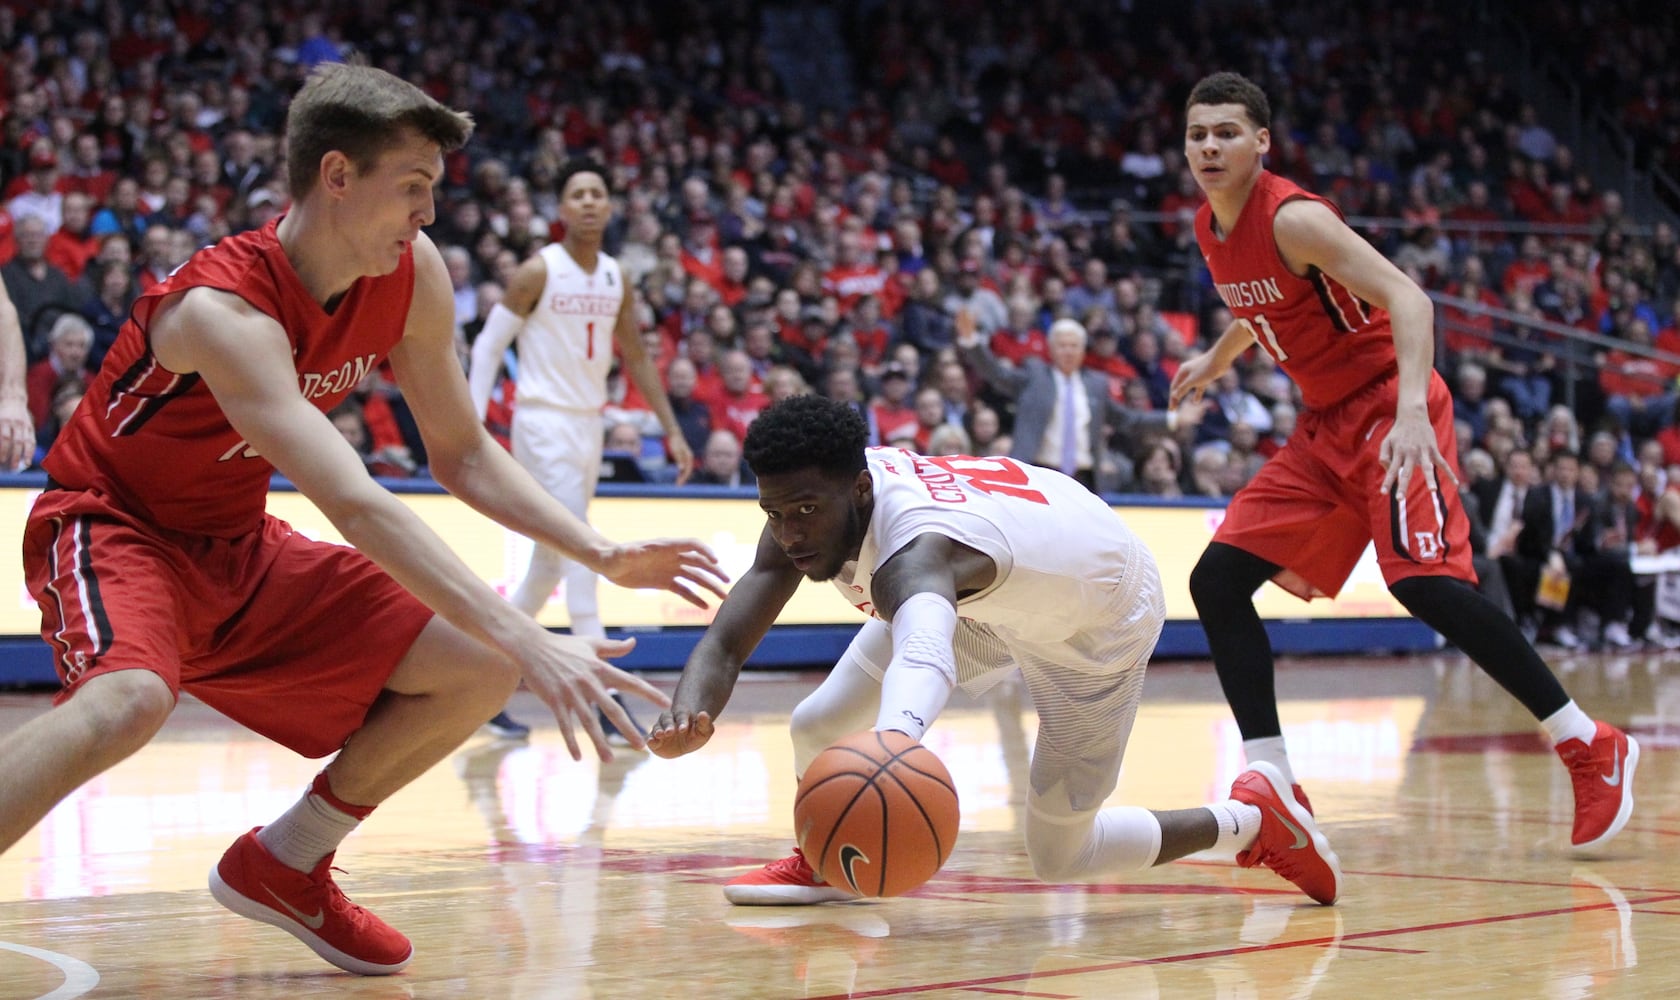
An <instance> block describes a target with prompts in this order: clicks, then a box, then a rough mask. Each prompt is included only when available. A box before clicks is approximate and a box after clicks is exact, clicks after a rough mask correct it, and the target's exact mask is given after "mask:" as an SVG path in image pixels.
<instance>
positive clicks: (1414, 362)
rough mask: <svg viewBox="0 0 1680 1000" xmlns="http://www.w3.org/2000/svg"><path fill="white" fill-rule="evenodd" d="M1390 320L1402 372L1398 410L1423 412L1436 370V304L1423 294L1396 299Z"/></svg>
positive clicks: (1396, 355) (1390, 312) (1395, 349)
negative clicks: (1431, 379) (1431, 373)
mask: <svg viewBox="0 0 1680 1000" xmlns="http://www.w3.org/2000/svg"><path fill="white" fill-rule="evenodd" d="M1414 291H1415V289H1414ZM1388 317H1389V323H1390V325H1391V326H1392V327H1393V330H1394V357H1395V361H1396V363H1397V365H1398V367H1399V369H1400V387H1399V399H1398V408H1399V409H1401V410H1415V411H1417V412H1419V413H1423V412H1425V411H1426V410H1427V409H1428V403H1429V376H1430V372H1431V371H1432V370H1433V369H1434V367H1435V307H1434V304H1433V303H1431V302H1430V301H1429V297H1428V296H1426V295H1424V294H1423V293H1422V292H1421V291H1416V293H1415V294H1410V293H1408V294H1404V295H1400V296H1396V298H1395V301H1394V302H1392V303H1391V304H1390V305H1389V307H1388Z"/></svg>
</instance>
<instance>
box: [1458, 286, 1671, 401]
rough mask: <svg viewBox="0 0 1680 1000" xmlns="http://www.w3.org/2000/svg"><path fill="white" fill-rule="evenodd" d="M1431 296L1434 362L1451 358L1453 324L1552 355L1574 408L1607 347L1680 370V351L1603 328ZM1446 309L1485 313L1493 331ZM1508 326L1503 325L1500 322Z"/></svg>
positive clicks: (1512, 345)
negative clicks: (1448, 337)
mask: <svg viewBox="0 0 1680 1000" xmlns="http://www.w3.org/2000/svg"><path fill="white" fill-rule="evenodd" d="M1428 294H1429V298H1430V299H1431V300H1432V301H1433V302H1434V303H1435V337H1436V351H1435V366H1436V368H1438V369H1442V370H1443V374H1446V372H1445V369H1446V367H1447V366H1448V365H1449V364H1450V362H1451V357H1450V355H1449V354H1448V352H1447V351H1446V349H1445V343H1444V339H1445V334H1446V332H1447V331H1448V330H1449V329H1456V330H1462V331H1464V332H1467V333H1472V334H1474V335H1475V336H1477V337H1480V338H1484V339H1486V340H1489V341H1491V342H1492V343H1494V344H1495V345H1497V346H1499V347H1502V348H1511V349H1516V350H1522V351H1531V352H1538V353H1543V354H1550V355H1551V357H1552V358H1553V359H1554V361H1555V362H1556V363H1557V365H1558V368H1559V370H1560V371H1561V372H1562V374H1563V378H1562V379H1561V382H1562V385H1561V388H1562V390H1563V394H1564V398H1563V404H1564V405H1565V406H1567V407H1569V409H1570V411H1571V412H1573V411H1574V410H1575V409H1576V393H1575V386H1576V383H1577V382H1578V381H1579V380H1580V379H1582V378H1583V377H1587V376H1591V377H1595V378H1596V377H1597V374H1598V371H1599V362H1598V356H1599V355H1600V354H1603V353H1607V352H1609V351H1613V350H1614V351H1621V352H1623V353H1625V354H1632V355H1636V356H1638V357H1643V358H1651V359H1653V360H1656V361H1661V362H1663V363H1664V364H1670V365H1673V366H1675V368H1676V369H1680V354H1671V353H1669V352H1668V351H1660V350H1657V349H1656V348H1654V347H1647V346H1644V345H1642V344H1635V343H1632V342H1630V341H1626V340H1622V339H1621V338H1619V337H1607V336H1605V335H1604V334H1601V333H1591V332H1588V331H1586V330H1582V329H1580V328H1578V327H1573V326H1568V325H1566V324H1563V323H1558V322H1555V321H1553V320H1549V319H1542V318H1538V317H1535V316H1527V315H1524V314H1522V313H1519V312H1513V311H1511V310H1509V309H1502V308H1500V307H1498V306H1490V305H1487V304H1485V303H1482V302H1477V301H1474V300H1472V299H1465V298H1460V297H1458V296H1456V295H1447V294H1446V293H1444V292H1429V293H1428ZM1446 308H1451V309H1456V310H1458V311H1459V312H1463V313H1468V314H1469V315H1472V316H1487V317H1490V318H1492V319H1494V320H1495V321H1496V326H1495V328H1494V329H1493V330H1484V329H1481V328H1479V327H1471V326H1468V325H1466V324H1461V323H1457V322H1455V321H1453V320H1452V319H1451V318H1449V317H1447V316H1444V315H1443V310H1444V309H1446ZM1501 324H1502V325H1503V326H1504V327H1505V329H1500V328H1499V325H1501ZM1513 329H1526V330H1529V331H1532V332H1534V333H1537V334H1541V335H1543V336H1540V337H1535V338H1527V337H1523V336H1521V335H1520V334H1514V333H1511V332H1510V331H1511V330H1513Z"/></svg>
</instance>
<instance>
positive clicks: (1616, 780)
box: [1599, 754, 1622, 788]
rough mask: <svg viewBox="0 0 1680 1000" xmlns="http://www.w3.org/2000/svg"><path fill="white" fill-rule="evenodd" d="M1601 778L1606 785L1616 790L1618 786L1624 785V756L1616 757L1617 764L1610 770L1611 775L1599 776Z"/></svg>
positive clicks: (1618, 755)
mask: <svg viewBox="0 0 1680 1000" xmlns="http://www.w3.org/2000/svg"><path fill="white" fill-rule="evenodd" d="M1599 778H1600V779H1601V780H1602V781H1603V782H1604V783H1605V784H1606V785H1609V786H1610V787H1611V788H1615V787H1616V786H1617V785H1619V784H1621V783H1622V755H1621V754H1617V755H1616V764H1615V766H1614V767H1612V768H1610V773H1609V774H1601V775H1599Z"/></svg>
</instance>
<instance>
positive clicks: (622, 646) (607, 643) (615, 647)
mask: <svg viewBox="0 0 1680 1000" xmlns="http://www.w3.org/2000/svg"><path fill="white" fill-rule="evenodd" d="M590 645H591V646H593V647H594V648H595V656H596V657H597V658H598V659H601V660H605V659H608V658H609V657H617V656H623V655H624V654H625V653H628V652H630V651H631V650H632V649H635V648H636V640H635V639H634V638H628V637H627V638H623V639H591V640H590ZM596 666H597V667H599V668H606V667H607V664H605V663H598V664H596ZM597 673H599V670H597Z"/></svg>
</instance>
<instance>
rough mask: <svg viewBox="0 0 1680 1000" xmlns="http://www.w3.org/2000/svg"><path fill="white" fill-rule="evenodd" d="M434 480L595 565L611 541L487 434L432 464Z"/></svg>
mask: <svg viewBox="0 0 1680 1000" xmlns="http://www.w3.org/2000/svg"><path fill="white" fill-rule="evenodd" d="M432 475H433V477H434V478H435V479H437V481H438V483H439V485H441V486H442V487H443V488H444V489H446V490H448V491H449V492H450V493H451V494H453V495H454V496H455V497H457V498H458V499H460V500H461V502H463V503H465V504H466V505H467V506H468V507H471V508H472V509H473V510H476V511H478V512H479V513H480V514H483V515H484V516H485V517H488V518H489V519H490V520H492V521H495V522H496V523H497V524H500V525H502V526H503V527H505V528H507V529H509V530H510V531H515V532H518V533H519V534H521V535H524V536H525V537H527V538H530V539H532V540H534V541H537V542H541V543H542V544H544V545H547V546H549V547H551V548H555V549H559V550H560V551H561V552H563V553H565V554H566V555H567V556H568V557H570V558H572V559H575V560H577V561H578V562H580V563H582V564H583V565H585V566H587V567H589V568H590V569H592V570H596V571H599V570H600V568H601V566H602V563H603V562H604V561H605V559H606V557H607V554H608V552H610V551H611V549H612V548H613V543H612V542H611V541H609V540H608V539H607V538H606V537H605V536H603V535H602V534H601V533H600V532H598V531H596V530H595V529H594V528H591V527H590V526H589V525H588V524H587V523H586V522H584V521H583V519H581V518H579V517H578V516H577V515H575V514H573V513H572V512H571V511H569V510H567V509H566V508H565V507H564V506H562V505H561V503H560V502H559V501H558V500H556V499H554V498H553V497H552V496H550V495H549V494H548V493H547V492H546V491H545V490H544V489H543V488H542V487H541V486H539V485H537V481H536V480H534V479H532V478H531V474H530V473H529V472H526V471H525V470H524V468H522V467H521V466H520V465H519V463H518V462H516V461H514V460H513V456H511V455H509V454H508V453H507V452H506V451H505V450H503V449H502V448H501V446H499V445H497V444H496V442H495V441H494V440H492V439H491V438H490V436H489V435H488V434H482V433H481V434H480V435H479V441H478V442H477V443H476V444H475V445H474V446H473V447H472V449H471V452H470V453H469V454H468V455H465V456H463V457H462V458H460V459H459V460H457V461H453V462H442V463H438V464H436V465H434V466H433V469H432Z"/></svg>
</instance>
